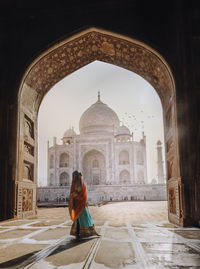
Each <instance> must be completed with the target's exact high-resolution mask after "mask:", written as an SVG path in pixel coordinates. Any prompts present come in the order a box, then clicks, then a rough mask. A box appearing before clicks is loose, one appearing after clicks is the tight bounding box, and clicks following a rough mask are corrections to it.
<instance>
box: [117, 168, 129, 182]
mask: <svg viewBox="0 0 200 269" xmlns="http://www.w3.org/2000/svg"><path fill="white" fill-rule="evenodd" d="M119 181H120V183H121V184H129V183H130V173H129V171H127V170H123V171H121V172H120V174H119Z"/></svg>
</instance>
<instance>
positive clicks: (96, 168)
mask: <svg viewBox="0 0 200 269" xmlns="http://www.w3.org/2000/svg"><path fill="white" fill-rule="evenodd" d="M79 130H80V134H76V132H75V131H74V129H73V127H72V128H69V129H68V130H66V132H65V133H64V135H63V138H62V142H63V143H62V145H59V144H57V141H56V137H54V141H53V146H52V147H49V145H48V171H47V172H48V173H47V175H48V178H47V185H48V186H47V187H41V188H38V198H39V200H40V201H64V200H65V199H67V193H69V189H70V185H71V181H72V172H73V171H74V170H78V171H80V172H81V173H82V175H83V179H84V181H85V182H86V185H87V188H88V199H89V201H90V202H100V201H111V200H112V201H113V200H146V199H150V200H151V199H155V200H159V199H163V197H164V199H165V195H166V194H165V187H164V189H163V190H162V191H160V190H158V192H157V188H161V189H162V188H163V186H165V184H164V177H163V182H162V175H160V180H159V183H160V184H157V185H158V186H156V190H155V191H153V192H152V190H150V189H149V184H148V180H147V159H146V136H145V135H144V133H143V136H142V139H141V140H140V141H139V142H137V141H134V136H133V133H131V132H130V130H129V129H128V128H127V127H126V126H125V125H124V124H122V125H120V120H119V118H118V115H117V114H116V112H115V111H113V110H112V109H111V108H110V107H109V106H108V105H106V104H105V103H103V102H102V101H101V99H100V93H98V100H97V102H96V103H94V104H92V105H91V106H90V107H89V108H88V109H87V110H86V111H85V112H84V113H83V114H82V116H81V118H80V121H79ZM145 188H146V189H145ZM154 192H155V193H154Z"/></svg>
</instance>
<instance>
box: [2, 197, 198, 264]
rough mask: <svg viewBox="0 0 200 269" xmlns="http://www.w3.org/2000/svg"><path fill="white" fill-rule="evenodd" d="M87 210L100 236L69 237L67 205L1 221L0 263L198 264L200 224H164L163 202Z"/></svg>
mask: <svg viewBox="0 0 200 269" xmlns="http://www.w3.org/2000/svg"><path fill="white" fill-rule="evenodd" d="M90 212H91V215H92V217H93V220H94V222H95V226H96V230H97V232H99V233H100V234H101V237H100V238H97V237H93V238H90V239H81V240H79V241H77V240H76V239H74V238H73V237H72V236H70V235H69V231H70V226H71V221H70V219H69V214H68V209H67V208H54V209H39V210H38V218H37V219H32V220H18V221H5V222H0V268H31V269H41V268H42V269H43V268H44V269H46V268H47V269H48V268H49V269H55V268H59V269H79V268H85V269H88V268H91V269H108V268H125V269H134V268H135V269H140V268H141V269H142V268H146V269H148V268H149V269H153V268H155V269H162V268H170V269H179V268H181V269H183V268H185V269H186V268H190V269H194V268H195V269H197V268H200V229H198V228H179V227H176V226H174V225H172V224H170V223H168V221H167V205H166V202H121V203H109V204H107V205H104V206H101V207H90Z"/></svg>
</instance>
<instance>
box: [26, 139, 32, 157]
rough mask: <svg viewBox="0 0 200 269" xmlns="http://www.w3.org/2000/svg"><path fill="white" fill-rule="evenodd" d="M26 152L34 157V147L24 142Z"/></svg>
mask: <svg viewBox="0 0 200 269" xmlns="http://www.w3.org/2000/svg"><path fill="white" fill-rule="evenodd" d="M24 151H25V152H26V153H28V154H30V155H32V156H34V147H33V146H31V145H30V144H29V143H27V142H25V141H24Z"/></svg>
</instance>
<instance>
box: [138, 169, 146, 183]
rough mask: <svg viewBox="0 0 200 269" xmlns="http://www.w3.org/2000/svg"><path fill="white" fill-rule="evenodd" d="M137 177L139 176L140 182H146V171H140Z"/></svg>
mask: <svg viewBox="0 0 200 269" xmlns="http://www.w3.org/2000/svg"><path fill="white" fill-rule="evenodd" d="M137 178H138V183H139V184H144V183H145V182H144V172H143V171H138V173H137Z"/></svg>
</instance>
